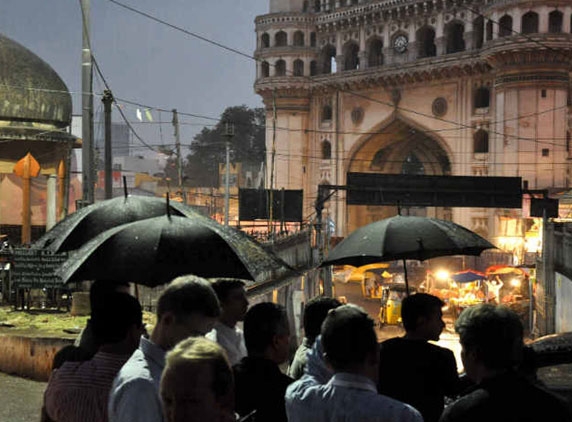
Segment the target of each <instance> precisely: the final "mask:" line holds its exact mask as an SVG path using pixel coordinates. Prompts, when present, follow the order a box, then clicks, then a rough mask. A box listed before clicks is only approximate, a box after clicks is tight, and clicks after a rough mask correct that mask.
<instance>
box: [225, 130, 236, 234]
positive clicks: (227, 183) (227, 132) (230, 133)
mask: <svg viewBox="0 0 572 422" xmlns="http://www.w3.org/2000/svg"><path fill="white" fill-rule="evenodd" d="M233 136H234V124H233V123H229V122H226V123H225V125H224V137H225V138H226V142H225V146H226V164H225V178H224V186H225V190H224V225H225V226H228V215H229V209H230V140H231V139H232V137H233Z"/></svg>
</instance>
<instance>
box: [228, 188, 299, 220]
mask: <svg viewBox="0 0 572 422" xmlns="http://www.w3.org/2000/svg"><path fill="white" fill-rule="evenodd" d="M302 200H303V191H302V190H285V189H280V190H274V191H273V192H272V204H273V206H272V219H273V220H276V221H290V222H300V221H302ZM269 202H270V189H239V190H238V218H239V220H240V221H254V220H268V219H269V218H270V215H269V212H268V211H269V209H268V203H269Z"/></svg>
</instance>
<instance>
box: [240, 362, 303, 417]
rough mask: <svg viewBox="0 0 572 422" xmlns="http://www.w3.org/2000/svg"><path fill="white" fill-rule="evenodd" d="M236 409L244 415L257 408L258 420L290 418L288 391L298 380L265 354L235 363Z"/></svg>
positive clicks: (256, 415)
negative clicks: (288, 416)
mask: <svg viewBox="0 0 572 422" xmlns="http://www.w3.org/2000/svg"><path fill="white" fill-rule="evenodd" d="M233 369H234V383H235V397H236V403H235V406H236V412H237V413H238V414H239V415H240V416H244V415H247V414H249V413H250V412H252V411H253V410H254V409H256V414H255V417H254V420H255V421H256V422H274V421H276V422H281V421H284V422H286V421H287V419H286V407H285V404H284V395H285V393H286V387H288V385H290V383H292V382H293V381H294V380H293V379H292V378H290V377H289V376H287V375H284V374H283V373H282V372H281V371H280V368H279V367H278V365H276V364H275V363H274V362H272V361H269V360H267V359H263V358H256V357H245V358H243V359H242V360H241V361H240V362H239V363H237V364H236V365H234V367H233Z"/></svg>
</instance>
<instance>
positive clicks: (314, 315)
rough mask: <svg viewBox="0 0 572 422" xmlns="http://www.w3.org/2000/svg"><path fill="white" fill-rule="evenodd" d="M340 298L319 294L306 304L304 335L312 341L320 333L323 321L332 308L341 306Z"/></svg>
mask: <svg viewBox="0 0 572 422" xmlns="http://www.w3.org/2000/svg"><path fill="white" fill-rule="evenodd" d="M341 305H342V304H341V303H340V301H339V300H337V299H334V298H333V297H326V296H318V297H315V298H313V299H311V300H310V301H309V302H308V303H306V306H304V335H305V336H306V338H307V339H308V341H309V342H310V343H313V342H314V340H315V339H316V337H318V336H319V335H320V330H321V328H322V323H323V322H324V320H325V319H326V316H327V315H328V312H329V310H330V309H334V308H337V307H338V306H341Z"/></svg>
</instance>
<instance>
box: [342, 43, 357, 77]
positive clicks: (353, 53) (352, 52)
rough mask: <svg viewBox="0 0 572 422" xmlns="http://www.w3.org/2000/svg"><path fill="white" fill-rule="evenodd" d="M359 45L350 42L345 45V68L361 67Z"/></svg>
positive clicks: (354, 68)
mask: <svg viewBox="0 0 572 422" xmlns="http://www.w3.org/2000/svg"><path fill="white" fill-rule="evenodd" d="M358 53H359V46H358V45H357V44H356V43H354V42H350V43H348V44H346V46H345V47H344V52H343V54H344V70H356V69H359V56H358Z"/></svg>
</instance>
